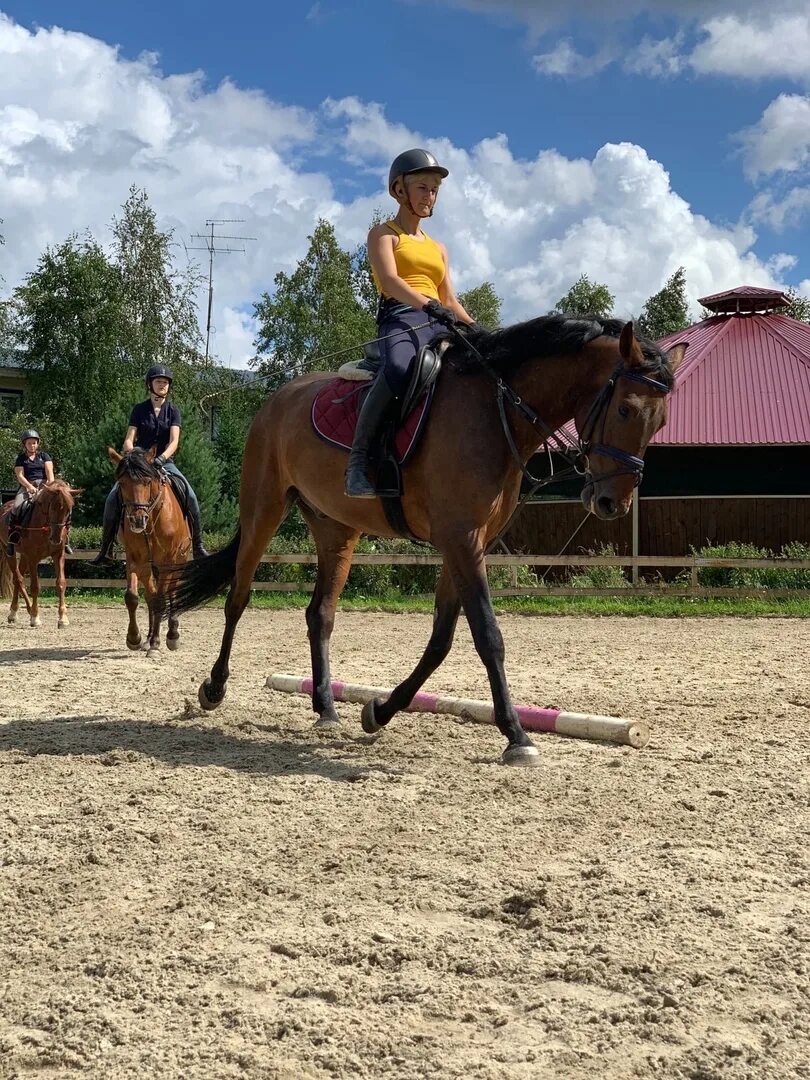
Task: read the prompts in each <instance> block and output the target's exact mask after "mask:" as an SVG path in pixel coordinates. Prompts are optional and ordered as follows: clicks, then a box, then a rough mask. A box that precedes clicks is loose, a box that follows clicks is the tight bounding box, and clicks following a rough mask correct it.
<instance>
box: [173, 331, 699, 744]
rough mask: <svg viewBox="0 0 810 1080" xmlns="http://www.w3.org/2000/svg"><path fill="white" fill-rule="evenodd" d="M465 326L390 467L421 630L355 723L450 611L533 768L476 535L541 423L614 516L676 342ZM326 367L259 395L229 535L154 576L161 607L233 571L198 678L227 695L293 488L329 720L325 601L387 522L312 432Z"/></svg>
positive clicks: (509, 736)
mask: <svg viewBox="0 0 810 1080" xmlns="http://www.w3.org/2000/svg"><path fill="white" fill-rule="evenodd" d="M467 336H468V340H469V343H470V345H473V346H474V352H471V351H470V348H469V346H468V345H465V344H464V342H463V341H461V340H457V341H456V343H455V344H454V345H452V346H451V348H450V349H449V350H448V352H447V353H446V354H445V363H444V368H443V370H442V372H441V375H440V378H439V381H438V383H437V386H436V390H435V395H434V400H433V405H432V410H431V415H430V420H429V423H428V425H427V429H426V432H425V435H424V437H423V440H422V442H421V444H420V445H419V447H418V449H417V450H416V452H415V453H414V455H413V456H412V457H411V459H410V461H409V463H408V465H407V466H406V467H405V469H404V485H405V495H404V498H403V507H404V511H405V516H406V520H407V522H408V525H409V527H410V530H411V532H412V533H413V534H415V535H416V536H417V537H419V538H420V539H423V540H427V541H430V543H432V544H433V545H434V546H435V547H436V548H438V550H439V552H440V553H441V554H442V556H443V557H444V561H443V566H442V570H441V574H440V577H439V581H438V585H437V588H436V596H435V609H434V619H433V632H432V634H431V636H430V640H429V641H428V644H427V647H426V649H425V652H424V654H423V656H422V658H421V660H420V661H419V663H418V664H417V665H416V667H415V668H414V670H413V671H412V673H411V674H410V675H409V676H408V677H407V678H406V679H405V680H404V681H403V682H401V683H400V684H399V685H398V686H397V687H395V689H394V690H393V692H392V693H391V696H390V697H389V698H388V699H387V700H385V701H382V700H376V701H373V702H369V704H368V705H366V706H365V707H364V709H363V713H362V723H363V729H364V730H365V731H367V732H375V731H379V730H380V728H382V727H384V726H385V725H386V724H387V723H388V722H389V721H390V720H391V718H392V717H393V715H394V713H396V712H397V711H399V710H400V709H403V708H405V706H406V705H408V703H409V702H410V701H411V699H412V698H413V696H414V694H415V693H416V692H417V691H418V690H419V688H420V687H421V686H422V684H423V683H424V682H425V680H426V679H427V678H428V677H429V676H430V675H431V674H432V673H433V672H434V671H435V670H436V668H437V667H438V666H439V664H440V663H441V662H442V660H444V658H445V656H447V653H448V652H449V650H450V646H451V644H452V640H453V634H454V631H455V626H456V622H457V619H458V615H459V612H460V610H461V608H463V609H464V613H465V615H466V617H467V620H468V622H469V625H470V629H471V631H472V637H473V641H474V643H475V648H476V651H477V652H478V654H479V656H480V657H481V660H482V661H483V663H484V666H485V668H486V671H487V675H488V677H489V683H490V687H491V691H492V698H493V703H494V719H495V722H496V724H497V726H498V728H499V729H500V731H501V733H502V734H503V736H504V737H505V738H506V740H507V746H506V749H505V751H504V754H503V761H504V762H505V763H507V764H528V765H534V764H537V760H538V751H537V748H536V747H535V746H534V745H533V743H532V742H531V740H530V739H529V737H528V736H527V735H526V733H525V731H524V730H523V728H522V726H521V724H520V721H519V719H518V716H517V713H516V711H515V708H514V706H513V704H512V702H511V700H510V695H509V689H508V686H507V682H506V675H505V672H504V644H503V638H502V636H501V632H500V629H499V628H498V624H497V621H496V618H495V613H494V611H493V608H492V602H491V600H490V594H489V587H488V583H487V575H486V561H485V551H486V547H487V543H488V541H489V540H491V539H492V538H494V537H495V536H496V535H497V534H498V533H499V531H500V529H501V528H502V527H503V526H504V525H505V524H506V522H507V521H508V519H509V517H510V516H511V514H512V513H513V511H514V509H515V506H516V505H517V501H518V497H519V492H520V484H521V476H522V469H523V466H524V465H525V463H526V462H527V461H528V460H529V458H530V457H531V456H532V454H534V453H535V451H536V450H537V449H538V447H539V446H540V445H541V444H542V443H543V442H544V441H545V439H546V437H547V435H548V433H549V432H550V431H553V430H557V429H559V428H560V427H561V426H562V425H564V424H566V423H567V422H568V421H570V420H572V419H573V420H574V421H575V423H576V428H577V431H578V433H579V443H580V446H579V449H580V453H581V456H580V468H581V469H582V471H583V475H584V481H585V486H584V490H583V493H582V500H583V503H584V506H585V508H586V509H588V510H591V511H593V513H595V514H596V515H597V516H598V517H600V518H603V519H606V520H609V519H612V518H616V517H619V516H620V515H623V514H626V513H627V511H628V509H629V508H630V505H631V501H632V496H633V490H634V488H635V487H636V485H637V484H638V482H639V479H640V477H641V470H642V468H643V461H642V457H641V455H642V454H643V453H644V450H645V449H646V447H647V444H648V443H649V441H650V439H651V438H652V436H653V435H654V434H655V433H656V432H657V431H658V430H659V428H661V427H662V426H663V424H664V423H665V420H666V394H667V392H668V390H670V389H671V387H672V385H673V376H674V372H675V369H676V367H677V366H678V364H679V363H680V362H681V359H682V357H683V354H684V352H685V349H686V346H685V345H676V346H675V347H674V348H672V349H671V350H670V351H669V353H668V354H667V355H664V354H663V353H662V352H661V351H660V350H659V349H657V348H656V346H654V345H652V344H651V343H649V342H640V341H639V340H637V339H636V337H635V336H634V333H633V326H632V323H627V324H626V325H624V326H622V324H621V323H619V322H617V321H615V320H592V319H571V318H567V317H565V316H545V317H543V318H539V319H534V320H532V321H530V322H527V323H522V324H519V325H517V326H512V327H507V328H505V329H503V330H498V331H494V332H487V331H483V330H478V329H474V330H471V331H469V332H468V334H467ZM333 377H334V376H332V375H330V374H324V373H317V374H310V375H304V376H301V377H300V378H297V379H293V380H292V381H291V382H289V383H287V384H286V385H285V386H283V387H281V389H280V390H278V391H277V392H276V393H275V394H273V396H272V397H270V398H269V399H268V401H267V402H266V403H265V404H264V406H263V407H262V409H261V410H260V411H259V413H258V414H257V415H256V417H255V419H254V420H253V424H252V426H251V428H250V432H249V434H248V438H247V444H246V447H245V455H244V461H243V465H242V483H241V491H240V514H239V529H238V531H237V534H236V536H235V537H234V538H233V540H232V541H231V542H230V544H229V545H228V546H227V547H225V548H223V549H222V550H221V551H219V552H216V553H215V554H213V555H210V556H209V557H208V558H206V559H201V560H198V561H195V562H191V563H188V564H187V565H186V566H185V567H182V568H178V569H177V570H176V571H174V572H171V571H170V572H169V574H168V581H167V588H166V592H165V594H164V596H163V598H162V599H163V602H164V603H166V604H167V605H168V610H170V611H173V612H179V611H184V610H187V609H189V608H191V607H193V606H195V605H196V604H198V603H201V602H203V601H204V600H206V599H208V598H210V597H211V596H213V595H214V594H215V593H216V592H218V591H219V590H220V589H221V588H222V587H223V586H224V585H225V584H226V583H227V582H229V581H230V582H231V586H230V592H229V593H228V599H227V602H226V605H225V632H224V635H223V639H222V647H221V649H220V653H219V657H218V659H217V661H216V663H215V664H214V666H213V669H212V671H211V676H210V678H209V679H206V680H205V682H204V683H203V684H202V686H201V687H200V695H199V696H200V703H201V704H202V706H203V707H204V708H206V709H213V708H215V707H216V706H217V705H219V703H220V702H221V701H222V699H223V698H224V696H225V684H226V681H227V679H228V676H229V669H228V659H229V656H230V651H231V646H232V642H233V636H234V631H235V629H236V624H237V622H238V621H239V618H240V616H241V615H242V612H243V611H244V609H245V606H246V604H247V602H248V599H249V597H250V586H251V580H252V578H253V573H254V571H255V569H256V566H257V564H258V562H259V559H260V558H261V555H262V553H263V552H264V550H265V548H266V546H267V544H268V542H269V540H270V539H271V537H272V536H273V534H274V533H275V531H276V529H277V528H278V526H279V525H280V523H281V522H282V520H283V518H284V516H285V513H286V511H287V508H288V506H289V505H290V504H291V503H292V502H293V501H297V502H298V503H299V504H300V507H301V512H302V514H303V515H304V518H305V519H306V521H307V524H308V526H309V528H310V530H311V532H312V535H313V537H314V539H315V544H316V547H317V552H318V573H317V580H316V585H315V591H314V593H313V596H312V601H311V603H310V605H309V607H308V608H307V614H306V619H307V627H308V631H309V640H310V652H311V658H312V677H313V684H314V689H313V694H312V708H313V711H314V712H316V713H317V714H318V718H319V719H318V724H319V725H326V724H332V723H335V722H337V719H338V718H337V714H336V711H335V703H334V698H333V694H332V690H331V685H330V670H329V638H330V635H331V633H332V627H333V624H334V617H335V607H336V603H337V599H338V596H339V595H340V592H341V590H342V588H343V586H344V584H345V582H346V578H347V576H348V573H349V569H350V566H351V561H352V553H353V551H354V547H355V545H356V543H357V540H358V538H359V537H360V534H361V533H370V534H373V535H376V536H388V537H390V536H394V535H396V533H395V532H394V530H393V529H392V527H391V526H390V525H389V523H388V521H387V520H386V517H385V514H384V512H383V507H382V505H381V503H380V501H379V499H366V500H356V499H349V498H347V497H346V496H345V495H344V493H343V472H344V469H345V467H346V455H345V453H344V452H341V451H340V450H338V449H336V448H334V447H333V446H331V445H329V444H327V443H326V442H324V441H322V440H321V439H319V438H318V436H317V435H316V434H315V432H314V431H313V429H312V426H311V424H310V414H311V411H312V402H313V398H314V397H315V395H316V394H317V393H318V391H319V390H320V389H321V388H322V387H323V385H324V383H325V381H327V380H328V379H330V378H333ZM499 395H500V405H501V408H500V409H499ZM538 414H540V415H538ZM541 417H542V420H541ZM381 644H382V643H381ZM382 647H384V644H382Z"/></svg>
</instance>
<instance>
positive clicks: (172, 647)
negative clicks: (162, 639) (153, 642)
mask: <svg viewBox="0 0 810 1080" xmlns="http://www.w3.org/2000/svg"><path fill="white" fill-rule="evenodd" d="M166 648H167V649H168V650H169V652H177V650H178V649H179V648H180V638H177V637H167V638H166Z"/></svg>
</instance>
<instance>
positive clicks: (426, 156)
mask: <svg viewBox="0 0 810 1080" xmlns="http://www.w3.org/2000/svg"><path fill="white" fill-rule="evenodd" d="M416 172H435V173H438V174H439V176H441V177H442V178H444V177H445V176H449V175H450V174H449V171H448V170H447V169H445V167H444V166H443V165H440V164H439V163H438V161H437V160H436V158H435V157H434V156H433V154H431V152H430V151H429V150H405V151H404V152H403V153H401V154H398V155H397V156H396V157H395V158H394V160H393V162H392V163H391V168H390V170H389V172H388V193H389V195H393V194H394V181H395V180H398V179H399V177H400V176H408V174H409V173H416ZM395 197H396V196H395Z"/></svg>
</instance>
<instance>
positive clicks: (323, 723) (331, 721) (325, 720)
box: [313, 713, 340, 731]
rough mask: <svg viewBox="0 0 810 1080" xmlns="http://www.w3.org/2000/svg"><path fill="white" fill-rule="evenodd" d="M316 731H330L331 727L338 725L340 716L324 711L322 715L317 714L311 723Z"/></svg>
mask: <svg viewBox="0 0 810 1080" xmlns="http://www.w3.org/2000/svg"><path fill="white" fill-rule="evenodd" d="M313 726H314V728H315V730H316V731H330V730H331V729H332V728H336V727H340V717H339V716H338V714H337V713H331V714H330V713H324V714H323V716H319V717H318V719H317V720H316V721H315V724H314V725H313Z"/></svg>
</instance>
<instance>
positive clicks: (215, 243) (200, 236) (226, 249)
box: [186, 218, 256, 363]
mask: <svg viewBox="0 0 810 1080" xmlns="http://www.w3.org/2000/svg"><path fill="white" fill-rule="evenodd" d="M244 220H245V219H244V218H209V219H208V220H207V221H206V223H205V227H206V229H207V230H208V231H207V232H204V233H192V234H191V239H192V240H201V241H202V243H201V244H198V245H197V246H191V247H189V246H186V251H207V252H208V317H207V318H206V320H205V360H206V363H207V362H208V353H209V346H210V342H211V309H212V307H213V303H214V256H215V255H233V254H242V255H244V253H245V243H244V242H245V241H246V240H255V239H256V237H255V236H228V235H227V234H226V233H218V232H216V228H217V226H218V225H235V224H237V223H238V224H241V223H242V222H243V221H244ZM222 241H226V243H224V245H223V244H222ZM231 241H235V242H241V246H239V247H235V246H233V244H232V243H231Z"/></svg>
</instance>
